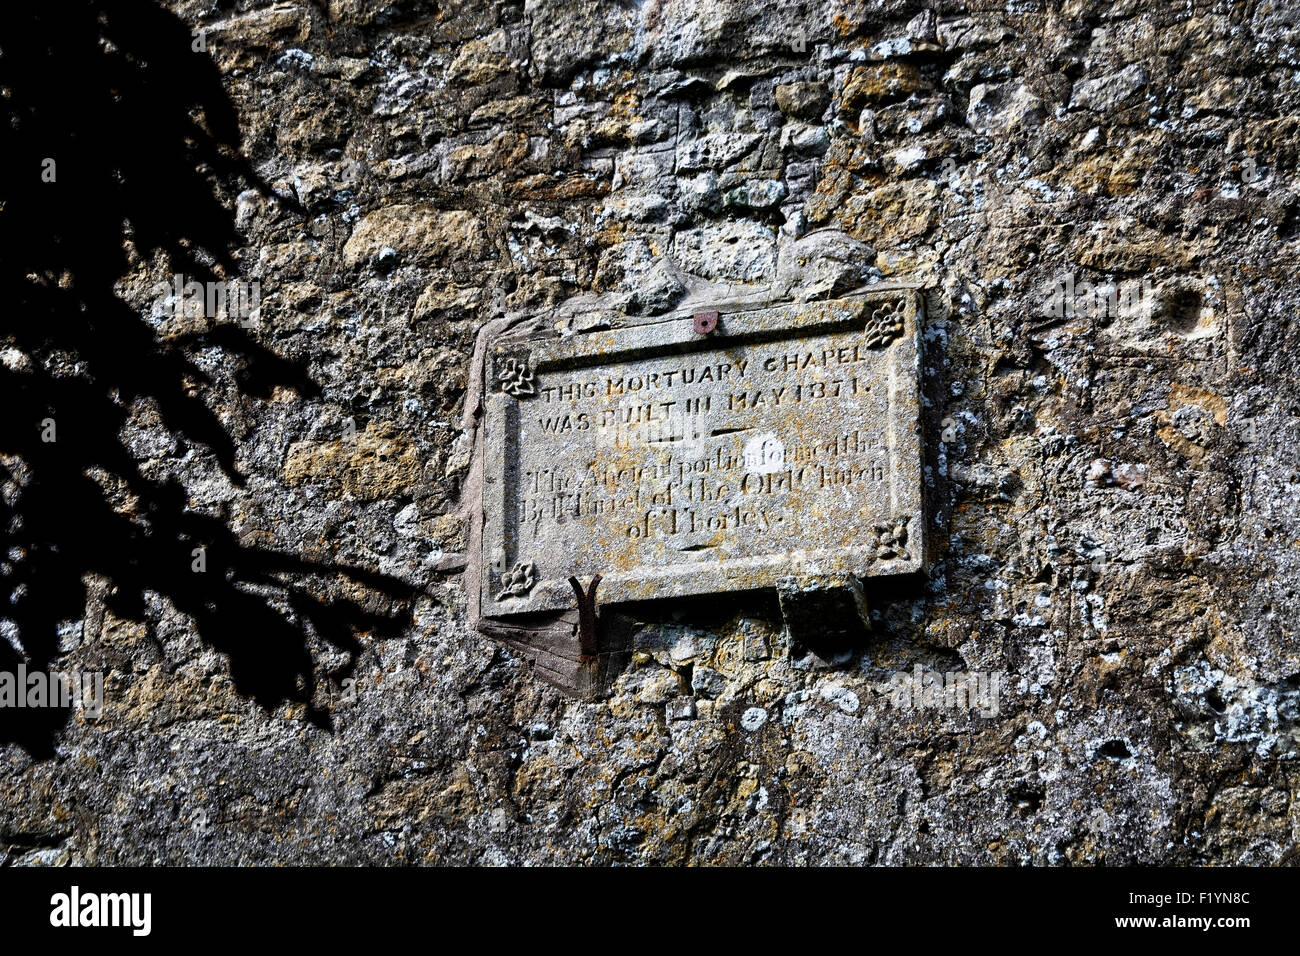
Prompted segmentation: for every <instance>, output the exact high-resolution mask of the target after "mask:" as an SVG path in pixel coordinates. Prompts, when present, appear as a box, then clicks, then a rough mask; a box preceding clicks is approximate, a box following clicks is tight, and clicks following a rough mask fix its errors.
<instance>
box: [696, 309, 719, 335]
mask: <svg viewBox="0 0 1300 956" xmlns="http://www.w3.org/2000/svg"><path fill="white" fill-rule="evenodd" d="M721 317H722V316H721V314H720V313H718V312H696V313H695V316H694V321H695V331H696V333H698V334H699V335H708V334H709V333H710V332H712V331H713V330H714V329H716V328H717V327H718V319H720V318H721Z"/></svg>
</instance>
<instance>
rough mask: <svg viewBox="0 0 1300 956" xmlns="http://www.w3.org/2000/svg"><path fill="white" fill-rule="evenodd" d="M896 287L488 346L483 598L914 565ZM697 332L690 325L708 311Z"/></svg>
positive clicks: (750, 583)
mask: <svg viewBox="0 0 1300 956" xmlns="http://www.w3.org/2000/svg"><path fill="white" fill-rule="evenodd" d="M919 302H920V300H919V296H918V295H917V294H916V293H915V292H914V291H912V290H910V289H897V288H895V289H886V290H882V291H872V292H869V293H864V294H860V295H855V296H851V297H846V298H842V299H837V300H831V301H826V302H814V303H806V304H798V305H785V306H779V307H772V308H764V309H754V310H750V311H741V312H732V313H728V312H726V311H723V313H722V314H721V316H720V318H719V319H718V320H717V322H716V326H713V324H712V323H713V319H712V316H707V317H705V318H704V319H703V320H702V321H693V320H692V317H691V316H679V317H675V318H672V319H666V320H664V321H661V322H656V323H650V324H645V325H639V326H635V327H631V328H622V329H615V330H611V331H600V332H592V333H587V334H577V335H571V336H568V337H564V338H555V339H549V340H544V341H536V340H533V341H523V342H520V341H516V342H511V343H505V344H500V345H498V346H496V347H495V348H494V350H493V352H492V354H491V360H490V362H489V363H488V368H487V374H488V388H489V394H488V395H487V398H486V409H485V411H486V419H485V423H484V448H485V453H486V458H485V471H484V524H483V553H482V561H483V563H484V567H483V569H482V576H481V579H480V580H481V583H482V589H483V590H482V595H481V608H482V613H483V615H485V616H488V617H506V616H512V615H516V614H523V613H529V612H537V611H556V610H562V609H566V608H572V607H573V606H574V594H573V591H572V589H571V588H570V586H569V584H568V578H569V576H570V575H576V576H578V577H579V578H581V579H582V580H583V581H586V580H587V578H588V577H589V576H591V575H595V574H600V575H602V576H603V580H602V583H601V585H600V603H601V604H602V605H606V604H612V603H618V602H624V601H635V600H645V599H651V598H662V597H677V596H684V595H699V594H709V593H714V592H722V591H737V590H747V589H753V588H766V587H774V586H776V584H777V582H778V581H780V580H781V579H783V578H789V577H791V576H796V577H798V576H823V575H829V576H836V575H845V574H850V575H857V576H859V577H869V576H877V575H886V574H899V573H905V572H910V571H916V570H918V569H919V568H920V567H921V564H922V558H923V555H922V553H921V545H922V541H923V533H922V532H923V528H922V524H921V522H922V518H921V447H920V434H919V407H920V400H919V396H918V380H919V367H918V341H917V326H918V322H917V309H918V307H919ZM710 328H711V331H708V332H701V331H699V330H700V329H710Z"/></svg>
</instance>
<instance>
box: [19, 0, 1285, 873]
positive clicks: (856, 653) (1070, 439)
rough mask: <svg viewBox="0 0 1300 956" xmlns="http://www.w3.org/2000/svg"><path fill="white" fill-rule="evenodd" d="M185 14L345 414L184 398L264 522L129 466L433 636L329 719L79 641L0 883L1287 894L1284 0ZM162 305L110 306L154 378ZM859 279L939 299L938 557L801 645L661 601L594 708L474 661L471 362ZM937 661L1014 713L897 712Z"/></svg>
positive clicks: (242, 5) (192, 486)
mask: <svg viewBox="0 0 1300 956" xmlns="http://www.w3.org/2000/svg"><path fill="white" fill-rule="evenodd" d="M172 9H173V10H175V11H176V13H177V14H178V15H179V16H180V17H181V18H182V19H184V20H185V21H186V22H187V23H189V24H191V25H192V26H194V27H201V28H204V29H205V30H206V31H207V33H206V37H207V44H208V50H209V53H210V55H211V56H212V58H213V59H214V60H215V61H216V63H217V64H218V65H219V67H220V69H221V71H222V73H223V75H224V77H225V81H226V84H227V89H228V92H229V94H230V96H231V98H232V100H233V101H234V102H235V104H236V106H237V107H238V110H239V113H240V117H241V122H242V124H243V129H244V135H245V143H246V150H247V153H248V155H249V157H250V158H251V159H252V161H253V164H254V166H255V167H256V169H257V170H258V171H259V173H260V174H261V175H262V176H263V177H265V179H266V180H267V181H268V182H270V183H272V184H273V185H274V186H276V188H278V189H280V190H282V191H284V192H286V193H292V194H294V195H296V196H297V197H298V199H299V200H300V202H301V203H302V204H303V206H304V207H305V209H306V214H305V215H297V214H295V213H293V212H292V211H291V210H289V209H287V208H284V207H283V206H281V205H279V204H277V203H275V202H273V201H269V200H266V199H263V198H260V197H259V196H258V195H257V194H256V193H255V192H252V191H244V192H239V193H238V195H236V192H237V190H236V191H232V193H231V194H230V195H229V196H228V197H227V198H228V200H229V202H230V203H231V204H232V205H234V206H235V207H236V208H237V212H238V222H239V225H240V228H241V230H242V234H243V236H244V237H245V241H246V246H245V247H244V248H243V249H242V250H241V262H242V263H243V267H244V270H245V274H246V276H247V277H249V278H256V279H258V280H259V281H260V283H261V290H262V305H261V314H260V320H259V322H258V325H257V327H256V329H255V335H256V336H257V338H258V339H259V340H260V341H261V342H262V343H263V344H265V345H267V346H269V347H271V348H273V349H274V350H275V351H277V352H278V353H279V354H281V355H283V356H285V357H286V358H289V359H291V360H294V361H297V362H301V363H304V364H305V365H306V366H307V368H308V369H309V371H310V373H311V375H312V377H313V378H314V379H315V380H316V381H317V382H319V383H320V385H321V386H322V394H321V395H320V396H319V397H316V398H312V399H303V398H299V397H298V396H296V395H292V394H289V393H281V392H277V393H275V394H273V395H272V396H270V397H269V399H267V400H265V401H260V400H253V399H248V398H242V397H239V396H237V394H236V392H235V391H234V386H233V384H232V383H231V381H230V380H229V378H230V376H229V373H228V372H227V371H226V370H225V368H224V363H223V361H222V357H221V355H220V354H219V353H218V354H214V355H212V356H210V360H209V362H208V364H209V365H210V367H211V369H212V373H213V375H214V377H215V379H216V384H215V386H214V390H213V394H214V396H216V398H215V399H214V400H216V401H219V403H220V404H221V411H222V416H223V420H224V421H225V422H226V424H227V425H228V427H229V428H230V429H231V432H232V434H233V435H235V436H236V438H237V440H238V442H239V465H240V467H241V469H243V470H244V471H245V473H246V474H247V475H248V476H249V481H248V483H247V485H246V486H245V487H242V488H234V487H232V486H231V485H230V484H229V483H228V482H225V481H223V480H222V479H221V478H220V475H219V474H218V473H217V472H215V471H210V470H209V469H208V468H207V466H205V465H204V464H203V463H202V461H201V459H200V458H197V457H194V456H186V457H185V458H184V460H182V459H181V457H179V455H180V453H179V452H178V450H177V449H176V448H175V447H174V445H172V444H169V443H168V442H166V441H163V440H159V439H158V438H157V437H156V436H157V435H158V434H161V431H160V430H161V425H160V423H158V422H157V421H150V420H148V419H147V416H144V413H143V412H142V413H141V414H142V418H141V421H140V431H139V434H138V436H137V437H138V441H137V443H136V447H137V451H138V452H139V453H140V454H141V455H142V456H144V457H146V458H148V459H149V460H150V461H151V464H152V465H153V466H154V467H156V468H157V469H158V470H159V471H160V472H166V471H168V470H174V471H176V472H177V473H178V474H179V475H181V476H182V477H183V478H184V479H185V481H186V482H187V486H188V488H189V494H190V498H191V504H192V505H193V506H194V507H197V508H203V509H210V510H212V511H213V512H214V513H220V514H223V515H227V516H228V517H229V520H230V521H231V522H233V523H234V525H235V526H236V527H237V528H238V530H239V533H240V535H241V537H242V538H244V539H245V540H248V541H250V542H258V543H260V544H263V545H265V546H267V547H273V548H276V549H280V550H284V551H289V552H293V553H297V554H302V555H305V556H306V557H309V558H320V559H325V560H330V561H342V562H347V563H350V564H353V565H357V566H360V567H365V568H370V569H373V570H376V571H382V572H385V573H388V574H391V575H394V576H396V577H400V578H402V579H404V580H407V581H409V582H411V583H413V584H415V585H417V586H418V587H419V588H420V590H421V591H422V593H423V597H422V598H421V599H420V600H419V602H418V605H417V607H416V613H415V619H414V623H413V625H412V626H411V627H410V628H409V629H408V630H407V631H406V632H405V633H403V634H399V635H395V636H388V637H382V636H378V635H372V636H365V637H363V638H362V651H361V653H360V654H359V656H358V658H357V660H356V661H355V671H354V674H353V677H354V679H355V684H351V685H348V691H349V692H348V693H344V692H343V689H342V688H341V687H340V685H339V684H338V682H337V681H333V680H331V679H330V678H329V677H328V676H327V675H328V674H330V673H333V672H334V671H335V670H336V669H337V668H338V667H339V666H340V664H343V663H346V661H344V660H341V659H340V655H339V653H338V652H334V651H331V650H330V649H329V648H327V647H326V646H325V645H323V644H322V645H321V646H320V647H318V648H316V654H317V664H318V669H319V673H320V675H321V678H322V679H321V687H320V690H319V692H318V697H319V700H318V702H319V704H320V705H321V706H322V707H324V708H326V709H328V711H329V712H330V715H331V719H332V722H333V728H332V729H324V728H320V727H318V726H316V725H315V724H313V723H311V722H309V721H308V720H306V719H305V711H304V708H303V707H302V706H301V705H292V704H285V705H282V706H280V707H279V708H278V709H272V710H268V709H266V708H263V707H261V706H259V705H257V704H255V703H253V702H250V701H248V700H246V699H245V698H244V697H242V696H240V695H239V694H238V693H236V691H235V689H234V687H233V684H232V682H231V679H230V669H229V663H228V661H227V660H226V659H225V658H224V657H223V656H222V655H220V654H218V653H216V652H215V651H213V650H211V649H210V648H208V647H205V646H204V644H203V643H202V642H201V641H200V640H199V639H198V638H197V637H196V636H195V635H194V634H193V633H192V630H191V629H190V628H189V627H188V625H187V622H186V620H185V619H184V618H183V617H181V616H180V615H178V614H177V613H176V612H175V611H174V610H172V609H171V608H169V607H168V606H167V605H166V603H165V602H162V601H159V602H156V603H155V604H154V606H152V607H149V608H147V609H146V611H147V614H146V618H147V619H146V620H145V621H144V622H142V623H137V622H132V621H126V620H119V619H118V618H116V617H115V616H114V615H113V614H112V613H111V612H108V611H105V610H104V609H103V608H102V606H98V605H96V604H95V603H94V602H92V606H90V607H88V608H87V609H86V611H85V614H84V620H83V621H82V622H81V630H80V631H79V634H80V636H79V637H74V638H72V639H70V641H69V645H68V648H67V656H66V658H65V661H64V663H65V664H66V665H67V666H69V667H71V666H76V665H77V664H78V663H79V662H82V663H88V662H94V661H99V662H102V663H103V664H104V666H105V667H106V668H107V671H108V675H107V679H106V687H105V698H106V709H105V713H104V715H103V717H102V718H101V719H100V720H99V721H98V722H87V721H85V720H83V719H81V718H76V719H73V720H71V721H70V722H69V723H68V724H67V726H66V727H65V728H64V730H63V731H62V732H61V733H60V736H59V738H58V740H57V742H56V753H55V755H54V756H53V757H49V758H43V759H37V758H35V757H33V756H30V755H28V754H27V753H26V752H24V751H22V750H20V749H18V748H16V747H7V748H5V749H4V750H3V751H0V753H2V754H3V760H4V765H5V770H6V772H5V775H4V778H3V783H0V795H2V796H0V857H3V858H4V859H6V860H8V861H9V862H45V863H58V862H65V861H72V862H77V863H101V864H104V863H128V862H143V863H151V862H161V863H248V864H262V863H281V862H282V863H362V862H365V863H382V864H388V863H393V864H397V863H506V864H513V863H599V864H608V863H721V864H751V863H767V864H804V863H822V864H932V863H949V864H958V863H979V864H1021V863H1035V864H1068V863H1074V864H1081V863H1102V862H1104V863H1108V864H1120V863H1172V864H1200V863H1211V864H1226V863H1248V864H1273V863H1279V862H1288V861H1294V860H1295V850H1294V847H1295V842H1296V835H1297V833H1298V832H1300V802H1297V800H1296V797H1295V792H1296V788H1297V783H1300V769H1298V766H1297V755H1298V752H1300V751H1298V734H1300V731H1298V728H1297V709H1298V707H1300V644H1298V643H1297V635H1296V624H1295V622H1296V613H1295V610H1294V608H1295V599H1296V588H1297V586H1298V585H1300V561H1298V559H1297V554H1298V552H1297V545H1298V544H1300V507H1298V506H1297V504H1296V496H1297V494H1298V493H1300V451H1298V449H1300V405H1297V391H1296V389H1297V385H1298V383H1297V376H1296V360H1295V358H1294V355H1295V351H1296V349H1297V348H1298V347H1300V324H1297V321H1296V316H1297V304H1298V302H1300V295H1298V294H1297V291H1296V285H1295V281H1294V280H1295V270H1296V267H1295V262H1296V256H1297V252H1298V251H1300V229H1298V221H1297V211H1296V200H1295V196H1296V190H1297V188H1300V182H1298V181H1297V167H1296V160H1297V150H1298V149H1300V7H1297V6H1296V5H1295V4H1293V3H1292V4H1288V3H1286V2H1282V0H1278V2H1269V0H1261V2H1241V3H1226V2H1223V3H1206V2H1201V0H1184V2H1176V3H1175V2H1156V0H1118V2H1111V0H1106V2H1084V0H1071V2H1065V3H1046V2H1037V0H1015V2H1010V3H1003V2H998V3H987V4H983V3H949V2H935V3H916V2H902V0H898V2H889V0H883V2H849V0H844V2H828V3H789V4H787V3H775V2H765V3H736V2H730V0H700V2H680V0H648V2H641V3H577V2H572V0H564V2H556V0H537V2H531V0H530V2H527V3H523V4H519V3H488V2H469V3H458V2H450V3H438V4H435V3H432V2H428V3H423V2H405V0H399V2H393V3H387V4H380V3H364V2H361V0H326V2H321V3H307V2H295V0H289V2H275V3H265V2H260V0H259V2H250V0H238V2H236V3H233V4H229V5H216V6H214V5H213V4H211V3H207V2H181V3H175V4H173V5H172ZM183 214H184V213H183V210H178V215H183ZM166 278H167V277H166V276H164V275H162V274H161V267H149V266H145V265H142V266H141V267H140V269H139V270H138V272H137V273H136V274H135V275H134V276H133V277H132V278H131V280H130V281H128V282H126V283H124V284H123V288H122V291H121V294H122V295H123V296H124V297H126V298H128V299H129V300H130V301H132V302H133V303H134V304H136V305H138V307H139V309H140V310H141V312H142V314H148V315H150V318H151V320H152V321H154V322H155V324H156V325H157V326H158V328H159V330H160V334H164V335H165V334H170V331H169V330H171V329H175V328H178V327H183V320H182V318H178V317H177V316H174V315H173V314H172V313H171V311H169V309H170V307H169V306H168V305H167V304H166V303H162V304H160V303H158V302H155V301H154V300H153V299H151V297H150V293H149V289H150V288H151V287H152V286H153V284H154V283H156V282H158V281H166ZM878 281H902V282H915V283H918V284H919V285H920V287H921V288H922V289H923V294H924V297H925V305H926V314H925V318H924V325H923V330H922V346H923V349H924V355H923V362H922V364H923V366H924V380H923V383H922V393H923V396H924V403H925V407H924V414H923V417H924V420H925V433H926V438H925V448H926V449H927V451H926V461H925V476H926V477H925V495H926V509H927V513H926V522H927V529H926V533H927V535H928V542H929V566H928V569H927V571H926V574H925V577H924V579H923V580H922V581H920V582H917V583H911V584H908V583H906V582H905V583H903V584H900V585H896V586H890V587H886V588H883V589H882V588H880V587H876V588H874V589H869V591H868V600H869V603H870V607H871V615H872V618H873V630H872V632H871V634H870V637H869V638H868V639H866V640H864V641H862V642H860V643H858V644H855V645H853V646H850V647H847V648H844V649H842V650H839V651H837V652H834V653H814V652H812V651H808V650H806V649H801V648H798V647H792V646H791V645H790V642H789V641H788V640H787V639H786V637H785V636H784V635H783V632H782V623H781V617H780V613H779V610H778V609H777V605H776V601H775V598H774V597H772V596H761V595H760V596H757V597H743V596H736V597H727V598H725V599H719V600H714V601H705V602H687V603H682V604H680V605H673V606H663V607H659V608H651V609H649V610H647V611H646V612H645V613H644V614H643V615H642V616H641V618H639V619H638V626H637V629H636V633H635V638H634V640H635V648H634V650H635V653H634V656H633V660H632V661H631V663H630V664H629V665H628V667H627V668H626V670H625V671H624V672H623V674H622V675H621V676H620V677H619V678H618V680H617V681H616V682H615V684H614V685H613V687H612V692H611V694H610V696H609V697H608V699H607V700H603V701H597V702H580V701H575V700H572V699H570V698H568V697H566V696H564V695H563V694H561V693H560V692H558V691H557V690H555V689H554V688H553V687H551V686H550V685H549V684H547V683H545V682H542V681H539V680H537V679H536V677H535V676H534V675H532V674H531V672H530V666H529V664H528V662H527V660H526V659H525V658H524V657H522V656H520V655H519V654H517V653H515V652H514V651H511V650H508V649H506V648H505V647H503V646H501V645H498V644H495V643H493V642H492V641H489V640H487V639H485V638H484V637H482V636H481V635H479V634H478V633H477V632H475V631H474V630H472V629H471V627H470V622H469V621H468V618H467V613H466V612H467V598H466V594H465V590H464V585H463V583H462V581H461V580H460V578H459V577H458V575H457V572H458V571H459V570H460V567H461V565H462V564H463V559H462V558H461V557H459V556H460V555H464V554H465V553H466V551H467V549H468V527H467V523H466V520H465V511H464V503H463V502H462V501H461V500H460V491H461V488H462V485H463V484H464V482H465V480H466V476H467V473H468V471H469V468H470V455H469V449H470V447H471V444H472V443H471V442H470V441H469V440H468V437H467V436H468V435H469V434H470V431H471V430H472V427H473V425H474V421H475V414H474V412H475V409H474V408H473V407H472V406H473V403H472V401H470V407H468V408H467V399H468V398H469V397H470V396H472V394H473V388H472V387H471V386H472V381H471V377H472V360H473V356H474V351H475V345H476V338H477V337H478V334H479V332H480V330H481V329H482V328H483V327H485V326H486V325H487V324H488V323H491V322H494V321H496V322H499V323H501V324H502V326H504V325H506V324H508V323H509V322H512V321H515V320H517V319H518V318H519V317H535V316H549V315H552V314H563V310H562V309H560V311H559V312H554V310H557V309H559V308H560V307H561V306H563V305H564V304H565V303H566V302H568V301H569V300H572V299H574V298H575V297H599V298H596V299H592V300H591V301H597V302H599V303H601V304H602V306H603V307H604V308H605V309H606V310H607V313H608V315H609V316H610V320H611V321H614V322H623V321H629V322H630V321H636V320H637V319H638V318H642V317H646V316H654V315H663V314H673V313H674V310H675V309H676V308H677V307H678V306H679V304H680V303H682V302H684V301H686V300H687V299H688V298H689V297H690V296H691V295H692V294H694V293H695V292H696V291H698V290H700V289H703V290H704V291H705V293H706V294H707V293H709V291H710V290H726V291H727V293H728V294H731V295H739V294H743V293H747V292H755V293H762V292H764V291H765V290H773V291H774V294H775V293H777V292H783V293H790V294H792V295H794V296H795V297H800V296H802V297H818V296H825V295H827V294H830V293H831V292H833V291H835V290H842V289H845V288H850V287H852V286H855V285H860V284H863V283H874V282H878ZM1061 283H1064V287H1065V288H1066V289H1067V294H1065V295H1064V305H1065V307H1064V308H1062V309H1054V305H1059V304H1060V303H1061V298H1062V297H1061V296H1060V295H1059V294H1058V295H1056V296H1055V297H1054V294H1053V290H1054V289H1059V288H1061V287H1062V286H1061ZM1110 289H1114V290H1116V295H1115V299H1114V302H1113V303H1112V302H1110V301H1108V300H1107V297H1106V295H1107V290H1110ZM1134 290H1137V292H1136V294H1131V293H1133V292H1134ZM1054 298H1055V299H1056V301H1055V303H1054V301H1053V300H1054ZM151 310H152V311H151ZM150 436H155V437H153V438H151V437H150ZM330 586H331V587H341V586H342V585H330ZM70 616H75V615H70ZM918 665H919V666H920V667H922V668H923V669H924V670H925V671H934V672H940V673H944V672H979V673H985V674H993V673H1001V674H1003V675H1004V677H1003V678H1002V685H1001V693H1000V696H999V699H998V707H997V712H996V713H982V712H980V711H978V710H975V709H973V708H961V707H950V708H924V707H922V708H916V707H912V708H908V707H904V706H900V705H899V704H898V702H897V701H896V700H894V698H893V696H892V695H893V691H894V690H895V688H896V680H895V678H894V675H896V674H898V673H900V672H903V673H915V668H916V667H917V666H918Z"/></svg>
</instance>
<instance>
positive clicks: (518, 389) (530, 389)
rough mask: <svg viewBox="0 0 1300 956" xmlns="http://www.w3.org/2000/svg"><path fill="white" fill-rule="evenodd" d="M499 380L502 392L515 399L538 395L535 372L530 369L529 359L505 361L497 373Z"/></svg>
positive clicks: (509, 359)
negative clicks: (534, 383)
mask: <svg viewBox="0 0 1300 956" xmlns="http://www.w3.org/2000/svg"><path fill="white" fill-rule="evenodd" d="M497 380H498V381H499V382H500V383H501V391H503V392H505V393H506V394H507V395H512V396H514V397H515V398H523V397H525V396H528V395H535V394H537V389H536V387H535V386H534V385H533V372H532V369H530V368H529V367H528V361H527V359H516V358H508V359H505V360H503V361H502V363H501V367H500V369H499V370H498V371H497Z"/></svg>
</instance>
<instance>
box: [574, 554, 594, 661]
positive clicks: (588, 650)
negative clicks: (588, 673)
mask: <svg viewBox="0 0 1300 956" xmlns="http://www.w3.org/2000/svg"><path fill="white" fill-rule="evenodd" d="M599 584H600V575H599V574H598V575H596V576H595V577H594V578H592V579H591V584H590V585H588V587H587V590H586V593H583V590H582V584H581V583H579V581H578V579H577V578H576V577H575V578H569V586H570V587H571V588H573V593H574V594H576V595H577V596H578V649H579V652H580V653H581V654H582V656H583V657H595V656H596V655H597V654H599V653H600V638H599V635H598V633H597V630H596V586H597V585H599Z"/></svg>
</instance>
